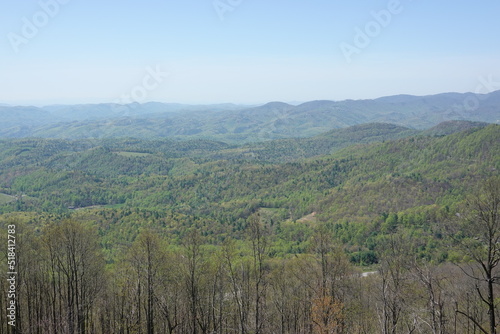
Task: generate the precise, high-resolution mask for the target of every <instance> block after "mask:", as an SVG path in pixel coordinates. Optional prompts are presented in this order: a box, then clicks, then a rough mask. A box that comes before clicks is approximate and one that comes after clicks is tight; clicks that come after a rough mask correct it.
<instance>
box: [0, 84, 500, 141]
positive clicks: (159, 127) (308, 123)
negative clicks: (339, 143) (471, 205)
mask: <svg viewBox="0 0 500 334" xmlns="http://www.w3.org/2000/svg"><path fill="white" fill-rule="evenodd" d="M0 115H5V117H6V118H5V119H6V121H4V122H2V123H0V137H29V136H35V137H44V138H67V139H75V138H110V137H136V138H163V137H169V138H176V139H210V140H219V141H225V142H231V143H235V144H241V143H245V142H247V143H248V142H259V141H264V140H272V139H286V138H304V137H313V136H317V135H319V134H321V133H324V132H326V131H329V130H332V129H338V128H346V127H349V126H353V125H360V124H365V123H374V122H375V123H391V124H396V125H400V126H405V127H409V128H413V129H428V128H431V127H433V126H435V125H437V124H439V123H441V122H443V121H449V120H468V121H476V122H486V123H496V122H499V121H500V91H497V92H492V93H490V94H486V95H476V94H472V93H466V94H459V93H446V94H438V95H431V96H408V95H398V96H392V97H383V98H379V99H375V100H356V101H354V100H346V101H338V102H335V101H310V102H306V103H303V104H300V105H297V106H293V105H289V104H286V103H281V102H271V103H268V104H265V105H262V106H258V107H251V108H249V107H244V106H236V105H231V104H222V105H213V106H187V105H177V104H163V103H145V104H138V103H134V104H130V105H125V106H121V105H116V104H100V105H75V106H48V107H45V108H38V109H36V110H34V109H33V108H31V107H8V106H4V107H0Z"/></svg>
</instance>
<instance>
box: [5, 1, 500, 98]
mask: <svg viewBox="0 0 500 334" xmlns="http://www.w3.org/2000/svg"><path fill="white" fill-rule="evenodd" d="M499 14H500V2H499V1H498V0H484V1H480V2H479V1H476V2H473V1H472V0H470V1H464V0H454V1H451V0H450V1H444V0H443V1H436V0H434V1H431V0H386V1H379V0H371V1H368V0H356V1H340V0H338V1H336V0H309V1H304V0H161V1H160V0H142V1H131V0H119V1H118V0H105V1H102V0H99V1H98V0H39V1H31V0H17V1H16V0H0V104H1V103H6V104H11V105H47V104H76V103H109V102H114V103H130V102H140V103H143V102H148V101H159V102H167V103H168V102H172V103H189V104H210V103H237V104H261V103H266V102H270V101H283V102H292V103H294V102H305V101H311V100H344V99H371V98H376V97H381V96H388V95H397V94H412V95H429V94H437V93H443V92H480V93H488V92H490V91H493V90H497V89H500V24H499V21H498V15H499Z"/></svg>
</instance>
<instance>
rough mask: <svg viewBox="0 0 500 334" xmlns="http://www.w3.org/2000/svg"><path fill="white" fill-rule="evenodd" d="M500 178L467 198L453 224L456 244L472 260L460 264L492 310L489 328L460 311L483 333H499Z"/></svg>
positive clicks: (452, 235)
mask: <svg viewBox="0 0 500 334" xmlns="http://www.w3.org/2000/svg"><path fill="white" fill-rule="evenodd" d="M499 207H500V178H499V177H494V178H490V179H488V180H487V181H485V182H484V183H483V184H482V185H481V186H480V188H479V189H478V190H477V191H476V192H474V193H473V194H472V195H471V196H469V197H468V198H467V200H466V203H465V206H464V208H463V212H462V213H459V214H457V219H456V220H454V221H453V222H452V224H451V225H450V226H449V228H450V231H449V232H450V236H451V238H452V240H453V242H454V244H455V246H456V247H457V248H458V249H459V250H460V251H461V252H462V254H463V255H464V256H465V257H466V260H468V259H470V261H468V262H466V263H461V264H459V266H460V268H462V270H463V272H464V273H465V274H466V275H468V276H469V277H471V278H472V279H473V280H474V281H475V290H476V293H477V294H478V296H479V297H480V299H481V300H482V302H483V303H484V304H485V305H486V307H487V309H488V312H487V313H488V320H489V321H488V327H489V331H488V330H487V329H486V328H485V325H484V324H481V323H480V321H479V320H478V319H477V317H475V316H473V315H472V314H470V312H467V311H466V310H463V309H460V308H457V310H456V312H457V313H459V314H461V315H464V316H466V317H468V318H469V320H471V321H472V322H473V323H474V324H475V325H476V326H477V327H478V328H479V329H480V330H481V331H482V332H483V333H490V334H496V333H497V330H496V327H497V320H496V315H495V312H496V308H497V307H496V303H495V289H494V286H495V284H498V283H499V279H500V276H499V273H498V268H497V267H498V264H499V263H500V216H499Z"/></svg>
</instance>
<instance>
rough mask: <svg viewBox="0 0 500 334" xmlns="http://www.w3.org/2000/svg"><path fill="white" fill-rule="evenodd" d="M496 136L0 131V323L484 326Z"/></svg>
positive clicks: (496, 184) (263, 332)
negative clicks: (52, 135) (256, 138)
mask: <svg viewBox="0 0 500 334" xmlns="http://www.w3.org/2000/svg"><path fill="white" fill-rule="evenodd" d="M499 143H500V126H499V125H495V124H490V125H487V124H484V123H469V122H447V123H444V124H441V125H439V126H437V127H435V128H432V129H430V130H425V131H417V130H411V129H409V128H405V127H400V126H396V125H390V124H378V123H372V124H365V125H358V126H354V127H350V128H346V129H339V130H332V131H330V132H326V133H324V134H321V135H318V136H315V137H309V138H288V139H279V140H270V141H265V142H254V143H247V144H232V143H225V142H220V141H213V140H204V139H197V140H175V139H150V140H148V139H135V138H103V139H81V140H66V139H41V138H18V139H0V238H1V240H2V242H1V244H2V245H4V247H3V248H4V249H3V250H2V251H1V252H0V256H1V258H2V263H3V266H2V268H4V270H3V272H4V274H5V276H6V277H7V279H2V280H1V281H0V289H1V290H2V295H3V296H4V297H2V298H1V299H0V308H1V309H2V312H0V324H1V326H0V334H4V333H5V334H7V333H9V334H10V333H30V334H45V333H58V334H66V333H68V334H75V333H78V334H86V333H103V334H104V333H120V334H132V333H145V334H153V333H192V334H202V333H203V334H209V333H221V334H222V333H228V334H229V333H241V334H257V333H260V334H267V333H321V334H327V333H359V334H362V333H383V334H389V333H393V334H394V333H433V334H436V333H440V334H444V333H497V331H498V330H499V329H500V327H498V326H500V310H499V307H498V303H499V301H500V289H499V286H498V283H499V282H500V271H499V268H500V266H499V263H500V212H499V207H500V177H499V170H500V144H499ZM8 272H15V274H8ZM11 277H15V280H14V279H13V280H12V281H9V279H10V278H11ZM12 282H15V284H13V283H12ZM11 294H14V295H15V296H10V295H11ZM11 301H13V303H12V304H11ZM9 308H10V310H12V312H10V311H9ZM9 316H10V318H9ZM12 319H15V324H16V326H12V325H9V321H12Z"/></svg>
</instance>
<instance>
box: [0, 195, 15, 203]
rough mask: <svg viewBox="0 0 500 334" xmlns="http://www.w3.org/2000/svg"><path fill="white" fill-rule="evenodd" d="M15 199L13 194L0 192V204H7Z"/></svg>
mask: <svg viewBox="0 0 500 334" xmlns="http://www.w3.org/2000/svg"><path fill="white" fill-rule="evenodd" d="M15 200H16V198H15V197H14V196H10V195H7V194H2V193H0V205H3V204H7V203H9V202H12V201H15Z"/></svg>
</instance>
